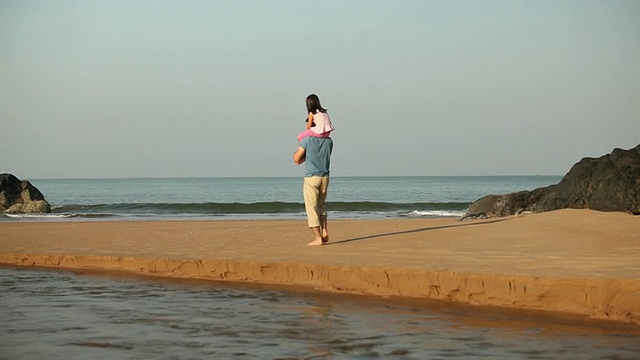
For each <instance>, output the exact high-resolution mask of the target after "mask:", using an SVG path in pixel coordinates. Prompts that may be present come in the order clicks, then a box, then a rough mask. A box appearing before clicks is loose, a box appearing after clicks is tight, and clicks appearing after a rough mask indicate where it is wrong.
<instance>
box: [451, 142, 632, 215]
mask: <svg viewBox="0 0 640 360" xmlns="http://www.w3.org/2000/svg"><path fill="white" fill-rule="evenodd" d="M564 208H572V209H591V210H598V211H621V212H628V213H632V214H635V215H640V145H638V146H636V147H635V148H633V149H629V150H622V149H614V150H613V151H612V152H611V154H607V155H604V156H601V157H599V158H583V159H582V160H580V161H579V162H578V163H576V164H575V165H573V167H572V168H571V170H569V172H568V173H567V174H566V175H565V176H564V177H563V178H562V180H561V181H560V182H559V183H558V184H556V185H551V186H547V187H544V188H538V189H535V190H533V191H526V190H525V191H520V192H516V193H511V194H503V195H488V196H485V197H483V198H480V199H478V200H476V201H475V202H473V203H472V204H471V205H470V206H469V208H468V209H467V212H466V213H465V215H464V216H463V217H462V219H463V220H465V219H478V218H491V217H501V216H509V215H516V214H520V213H524V212H535V213H539V212H545V211H552V210H558V209H564Z"/></svg>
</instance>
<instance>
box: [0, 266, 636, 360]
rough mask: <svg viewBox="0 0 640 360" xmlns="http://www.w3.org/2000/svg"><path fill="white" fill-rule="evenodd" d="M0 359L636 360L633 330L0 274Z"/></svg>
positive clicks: (355, 300) (233, 290) (243, 291)
mask: <svg viewBox="0 0 640 360" xmlns="http://www.w3.org/2000/svg"><path fill="white" fill-rule="evenodd" d="M0 309H1V311H0V324H2V326H1V327H0V358H3V359H43V358H47V359H88V358H91V359H145V358H157V359H211V358H216V359H224V358H242V359H245V358H256V359H369V358H400V359H477V358H487V359H638V358H640V330H633V329H632V330H629V329H623V328H618V329H614V328H608V329H603V328H599V327H596V326H584V325H582V326H571V325H568V324H567V323H566V321H565V322H564V323H562V324H561V323H559V322H554V321H551V320H548V319H547V320H542V319H538V318H536V317H535V315H531V314H529V315H526V316H525V315H523V313H515V312H514V313H508V312H504V313H499V314H498V313H496V312H493V313H491V312H483V311H477V310H474V311H471V312H470V311H468V309H467V310H464V308H459V309H458V308H455V307H451V306H450V305H449V306H447V307H442V306H432V305H428V304H420V305H418V304H416V303H409V302H403V301H392V300H389V299H376V298H369V297H358V296H343V295H335V294H333V295H328V294H318V293H309V292H300V291H288V290H281V289H274V288H266V287H260V286H245V285H232V284H227V283H217V282H189V281H171V282H169V281H160V280H155V279H147V278H129V277H127V278H123V277H108V276H102V275H100V276H98V275H82V274H77V273H73V272H61V271H44V270H34V269H22V268H10V267H0Z"/></svg>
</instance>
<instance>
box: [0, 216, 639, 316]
mask: <svg viewBox="0 0 640 360" xmlns="http://www.w3.org/2000/svg"><path fill="white" fill-rule="evenodd" d="M330 232H331V241H330V243H329V244H328V245H326V246H321V247H312V246H306V245H305V244H306V243H307V242H308V241H310V234H311V232H310V231H309V230H308V229H307V228H306V222H304V221H284V220H277V221H161V222H156V221H120V222H117V221H108V222H107V221H102V222H84V221H82V222H2V223H0V264H4V265H11V266H35V267H47V268H60V269H80V270H100V271H103V270H107V271H120V272H127V273H134V274H143V275H152V276H162V277H171V278H194V279H209V280H225V281H239V282H255V283H264V284H279V285H292V286H299V287H306V288H313V289H318V290H323V291H330V292H345V293H354V294H366V295H374V296H403V297H411V298H424V299H437V300H443V301H449V302H459V303H465V304H471V305H485V306H499V307H508V308H520V309H533V310H545V311H550V312H560V313H567V314H579V315H585V316H588V317H591V318H597V319H608V320H615V321H623V322H626V323H629V324H636V325H640V217H638V216H632V215H629V214H624V213H602V212H595V211H590V210H559V211H554V212H549V213H543V214H529V215H525V216H520V217H509V218H499V219H490V220H479V221H463V222H461V221H458V220H457V219H451V218H449V219H419V220H416V219H414V220H336V221H331V222H330Z"/></svg>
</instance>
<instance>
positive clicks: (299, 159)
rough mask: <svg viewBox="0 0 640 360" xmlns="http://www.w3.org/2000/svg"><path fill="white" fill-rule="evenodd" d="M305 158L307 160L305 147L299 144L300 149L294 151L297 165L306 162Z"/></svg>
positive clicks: (294, 160)
mask: <svg viewBox="0 0 640 360" xmlns="http://www.w3.org/2000/svg"><path fill="white" fill-rule="evenodd" d="M304 160H305V151H304V148H303V147H302V146H298V149H297V150H296V152H294V153H293V162H294V163H295V164H296V165H300V164H302V163H304Z"/></svg>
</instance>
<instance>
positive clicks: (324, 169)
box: [299, 136, 333, 177]
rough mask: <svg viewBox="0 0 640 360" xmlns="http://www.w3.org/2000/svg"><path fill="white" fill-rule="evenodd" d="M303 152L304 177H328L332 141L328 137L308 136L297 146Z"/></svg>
mask: <svg viewBox="0 0 640 360" xmlns="http://www.w3.org/2000/svg"><path fill="white" fill-rule="evenodd" d="M299 145H300V146H301V147H302V148H303V149H304V150H305V161H304V163H305V174H304V176H305V177H309V176H329V167H330V166H331V152H332V151H333V140H331V138H330V137H326V138H319V137H313V136H309V137H306V138H304V139H302V140H301V141H300V144H299Z"/></svg>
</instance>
